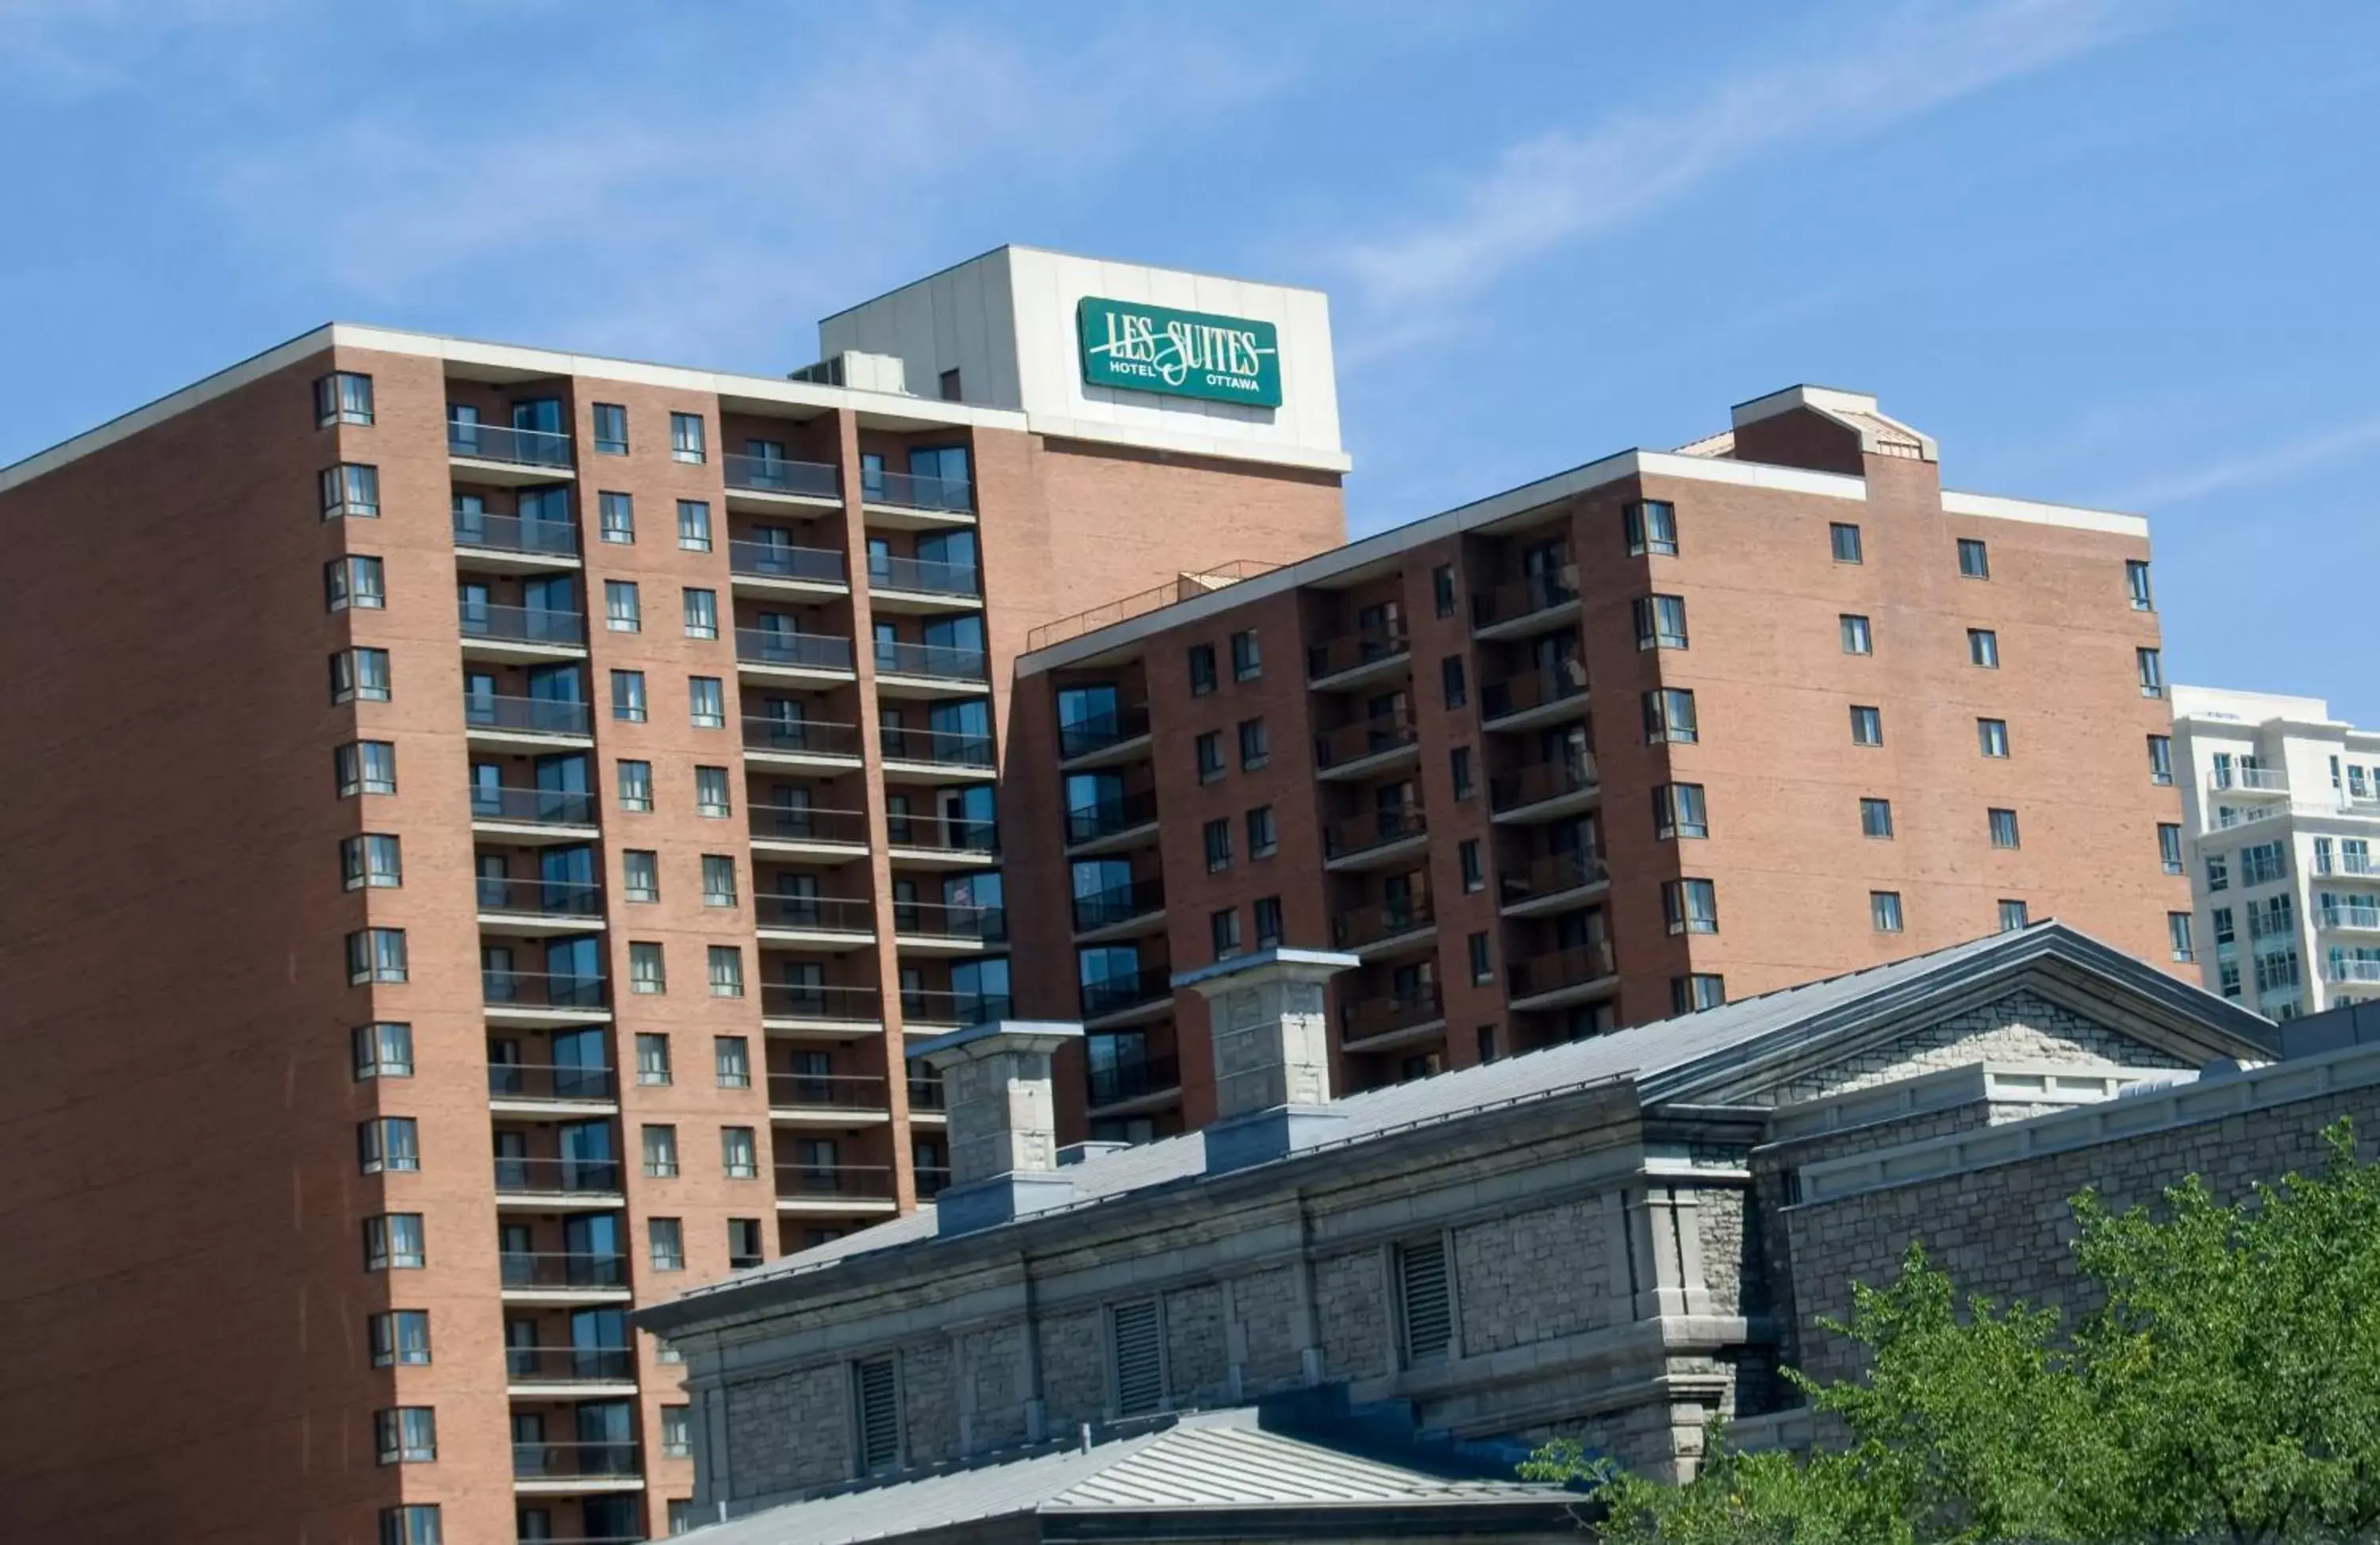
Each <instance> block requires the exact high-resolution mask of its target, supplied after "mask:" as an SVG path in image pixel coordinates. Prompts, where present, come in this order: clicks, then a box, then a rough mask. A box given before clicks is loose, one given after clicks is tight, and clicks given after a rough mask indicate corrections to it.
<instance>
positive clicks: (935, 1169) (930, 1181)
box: [912, 1165, 951, 1201]
mask: <svg viewBox="0 0 2380 1545" xmlns="http://www.w3.org/2000/svg"><path fill="white" fill-rule="evenodd" d="M912 1173H914V1174H915V1175H916V1176H917V1200H918V1201H931V1200H932V1199H933V1198H935V1197H936V1196H939V1195H941V1193H942V1192H943V1191H944V1190H946V1189H949V1188H950V1183H951V1166H950V1165H917V1168H916V1169H915V1170H914V1171H913V1172H912Z"/></svg>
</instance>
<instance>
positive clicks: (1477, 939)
mask: <svg viewBox="0 0 2380 1545" xmlns="http://www.w3.org/2000/svg"><path fill="white" fill-rule="evenodd" d="M1469 948H1470V952H1471V980H1472V981H1473V982H1474V983H1475V984H1477V983H1487V982H1493V981H1495V980H1496V962H1495V960H1493V959H1492V958H1491V957H1490V956H1489V955H1488V935H1485V934H1474V935H1471V939H1470V946H1469Z"/></svg>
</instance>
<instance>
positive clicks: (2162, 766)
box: [2149, 735, 2173, 788]
mask: <svg viewBox="0 0 2380 1545" xmlns="http://www.w3.org/2000/svg"><path fill="white" fill-rule="evenodd" d="M2149 781H2150V782H2151V783H2154V784H2156V785H2158V786H2159V787H2160V788H2165V787H2170V786H2171V785H2172V783H2173V737H2172V736H2171V735H2151V736H2150V737H2149Z"/></svg>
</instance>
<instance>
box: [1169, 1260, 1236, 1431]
mask: <svg viewBox="0 0 2380 1545" xmlns="http://www.w3.org/2000/svg"><path fill="white" fill-rule="evenodd" d="M1230 1339H1231V1338H1230V1336H1229V1334H1227V1333H1226V1331H1225V1329H1224V1325H1223V1290H1222V1289H1221V1288H1220V1286H1214V1285H1199V1286H1196V1287H1189V1288H1184V1289H1183V1290H1182V1291H1181V1292H1178V1293H1168V1294H1167V1295H1166V1296H1165V1372H1166V1388H1167V1389H1168V1391H1170V1392H1171V1394H1172V1398H1173V1403H1174V1404H1175V1405H1177V1406H1218V1405H1221V1404H1222V1403H1223V1402H1224V1401H1226V1400H1227V1399H1228V1398H1229V1397H1230V1394H1231V1386H1230V1377H1229V1376H1230V1371H1231V1370H1230V1345H1229V1344H1230Z"/></svg>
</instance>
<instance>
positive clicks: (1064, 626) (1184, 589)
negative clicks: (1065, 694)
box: [1025, 558, 1281, 651]
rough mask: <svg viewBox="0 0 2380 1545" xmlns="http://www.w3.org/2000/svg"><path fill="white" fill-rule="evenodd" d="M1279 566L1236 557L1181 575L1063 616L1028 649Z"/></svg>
mask: <svg viewBox="0 0 2380 1545" xmlns="http://www.w3.org/2000/svg"><path fill="white" fill-rule="evenodd" d="M1280 567H1281V565H1280V564H1278V563H1263V562H1258V561H1257V560H1255V559H1253V558H1234V559H1233V560H1231V561H1229V562H1225V563H1217V564H1214V565H1211V566H1210V567H1208V568H1204V569H1200V570H1199V571H1197V572H1196V573H1179V574H1176V575H1175V576H1174V577H1173V578H1172V579H1171V580H1169V581H1167V582H1166V583H1165V584H1163V585H1151V586H1150V587H1149V588H1147V589H1146V590H1141V591H1137V592H1135V593H1134V594H1132V595H1129V596H1126V597H1123V599H1122V600H1114V601H1109V602H1107V603H1105V604H1104V605H1101V606H1095V607H1093V608H1091V609H1090V610H1087V611H1078V612H1076V613H1075V615H1073V616H1072V617H1062V618H1060V619H1058V621H1056V622H1044V623H1042V624H1041V625H1040V626H1039V627H1038V628H1035V629H1034V630H1033V631H1032V632H1031V633H1028V634H1026V635H1025V647H1026V649H1027V650H1028V651H1030V650H1034V649H1046V648H1048V647H1049V646H1050V645H1052V644H1062V643H1064V642H1065V641H1066V640H1067V639H1070V638H1080V637H1081V636H1082V635H1083V634H1087V633H1097V632H1098V631H1099V629H1101V628H1104V627H1111V626H1112V625H1114V624H1115V623H1118V622H1126V621H1128V620H1130V619H1132V618H1135V617H1143V616H1146V615H1147V614H1148V613H1149V612H1152V611H1161V610H1164V609H1165V608H1167V607H1169V606H1173V605H1176V604H1177V603H1179V602H1182V601H1186V600H1190V599H1193V598H1195V597H1199V596H1204V595H1206V594H1208V592H1210V591H1215V590H1220V589H1222V588H1223V587H1224V586H1225V585H1237V584H1238V583H1239V582H1240V581H1242V580H1244V579H1253V578H1255V577H1256V576H1257V575H1258V574H1267V573H1272V571H1273V570H1275V569H1278V568H1280Z"/></svg>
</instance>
